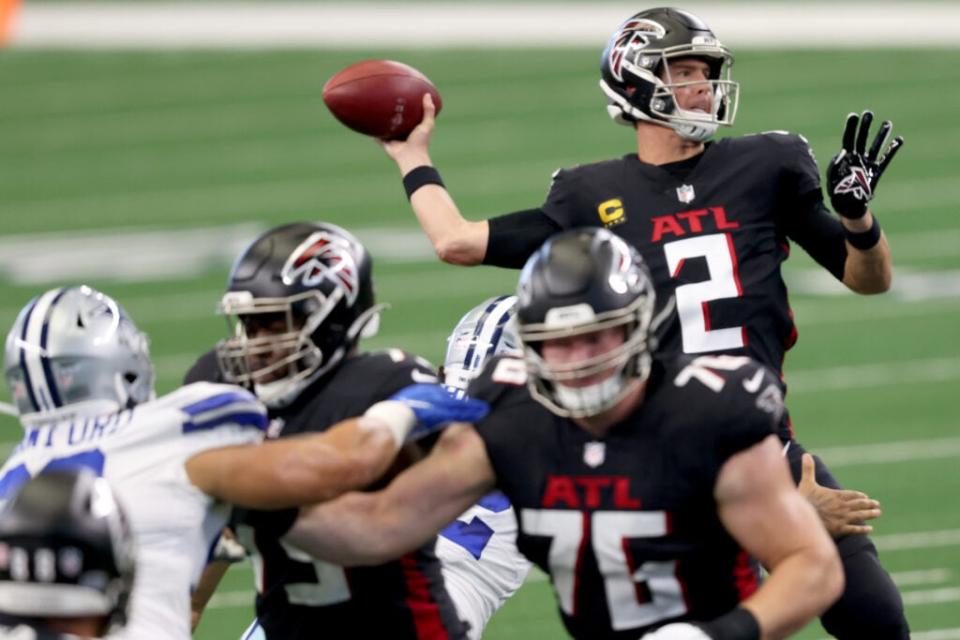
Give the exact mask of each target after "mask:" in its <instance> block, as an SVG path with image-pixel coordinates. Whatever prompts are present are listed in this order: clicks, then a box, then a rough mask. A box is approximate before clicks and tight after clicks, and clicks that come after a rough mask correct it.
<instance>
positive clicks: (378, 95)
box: [323, 60, 441, 140]
mask: <svg viewBox="0 0 960 640" xmlns="http://www.w3.org/2000/svg"><path fill="white" fill-rule="evenodd" d="M428 92H429V93H430V95H431V96H433V104H435V105H436V107H437V113H439V112H440V107H441V101H440V94H439V93H437V88H436V87H434V86H433V83H432V82H430V80H429V79H428V78H427V76H425V75H423V74H422V73H420V72H419V71H417V70H416V69H414V68H413V67H411V66H409V65H406V64H403V63H402V62H394V61H393V60H364V61H363V62H357V63H356V64H352V65H350V66H348V67H346V68H344V69H342V70H340V71H339V72H337V73H336V74H334V75H333V77H331V78H330V79H329V80H327V83H326V84H325V85H323V102H324V103H325V104H326V105H327V108H328V109H330V112H331V113H332V114H333V115H334V116H335V117H336V118H337V120H339V121H340V122H342V123H343V124H345V125H347V126H348V127H350V128H351V129H353V130H354V131H359V132H360V133H364V134H366V135H368V136H373V137H375V138H383V139H385V140H404V139H406V137H407V135H408V134H409V133H410V131H411V130H412V129H413V128H414V127H416V126H417V125H418V124H420V121H421V120H422V119H423V102H422V100H423V94H425V93H428Z"/></svg>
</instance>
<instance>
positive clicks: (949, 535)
mask: <svg viewBox="0 0 960 640" xmlns="http://www.w3.org/2000/svg"><path fill="white" fill-rule="evenodd" d="M871 539H872V540H873V542H874V544H876V545H877V549H879V550H880V551H883V552H890V551H910V550H913V549H930V548H933V547H955V546H957V545H960V529H943V530H940V531H913V532H910V533H888V534H884V535H876V536H871Z"/></svg>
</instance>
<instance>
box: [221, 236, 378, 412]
mask: <svg viewBox="0 0 960 640" xmlns="http://www.w3.org/2000/svg"><path fill="white" fill-rule="evenodd" d="M372 271H373V260H372V258H371V257H370V254H369V253H367V250H366V249H365V248H364V246H363V245H362V244H360V241H359V240H357V239H356V238H355V237H354V236H353V235H352V234H351V233H349V232H347V231H346V230H344V229H342V228H340V227H338V226H336V225H333V224H329V223H311V222H299V223H295V224H288V225H284V226H281V227H276V228H274V229H271V230H270V231H267V232H266V233H264V234H263V235H261V236H260V237H259V238H257V239H256V240H254V241H253V243H252V244H250V246H249V247H247V249H246V250H245V251H244V252H243V253H242V254H241V255H240V257H239V258H238V259H237V261H236V262H235V263H234V265H233V268H232V269H231V271H230V277H229V279H228V282H227V292H226V293H225V294H224V295H223V298H222V299H221V302H220V313H222V314H224V315H226V316H227V317H228V323H229V325H230V331H231V334H232V335H231V337H230V338H228V339H226V340H223V341H221V342H220V343H219V344H218V345H217V356H218V360H219V363H220V369H221V371H222V373H223V375H224V378H225V380H226V381H227V382H231V383H234V384H240V385H243V386H246V387H248V388H251V389H253V390H254V392H255V393H256V395H257V397H258V398H260V400H261V401H263V402H264V403H265V404H267V405H268V406H272V407H280V406H285V405H287V404H289V403H290V402H292V401H293V400H294V399H295V398H296V397H297V396H298V395H299V394H300V392H301V391H302V390H303V389H304V388H305V387H306V386H307V385H308V384H310V383H311V382H313V381H314V380H316V379H317V378H319V377H320V376H322V375H323V374H324V373H326V372H327V371H329V370H330V369H331V368H332V367H334V366H335V365H336V364H337V363H338V362H340V361H341V360H342V359H343V357H344V356H345V355H347V353H349V351H350V349H351V348H352V347H353V346H354V345H355V344H356V342H357V341H358V340H359V338H360V337H361V335H362V336H364V337H369V336H372V335H375V334H376V331H377V328H378V326H379V315H378V312H379V311H380V309H381V308H382V306H383V305H375V304H374V295H373V279H372ZM271 321H272V322H273V323H278V322H279V321H282V323H283V324H282V326H283V330H282V331H272V332H269V333H268V335H262V334H263V333H264V332H262V331H261V332H259V333H257V332H256V327H258V326H263V324H265V323H269V322H271Z"/></svg>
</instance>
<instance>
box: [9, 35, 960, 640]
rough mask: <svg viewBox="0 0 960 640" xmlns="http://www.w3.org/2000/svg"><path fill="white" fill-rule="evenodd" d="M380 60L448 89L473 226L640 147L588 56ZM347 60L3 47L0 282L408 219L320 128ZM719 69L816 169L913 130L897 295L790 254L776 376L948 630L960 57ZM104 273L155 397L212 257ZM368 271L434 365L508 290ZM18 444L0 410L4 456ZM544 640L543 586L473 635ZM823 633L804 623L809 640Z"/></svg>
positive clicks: (193, 346)
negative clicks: (467, 316)
mask: <svg viewBox="0 0 960 640" xmlns="http://www.w3.org/2000/svg"><path fill="white" fill-rule="evenodd" d="M380 56H384V57H394V58H399V59H402V60H404V61H406V62H408V63H410V64H413V65H414V66H417V67H419V68H420V69H422V70H423V71H424V72H425V73H427V75H429V76H430V77H431V78H432V79H433V80H434V82H435V83H436V85H437V86H438V87H439V90H440V92H441V93H442V95H443V99H444V109H443V112H442V113H441V115H440V117H439V123H438V129H437V132H436V134H435V138H434V139H435V143H434V149H433V157H434V160H435V162H436V163H437V165H438V166H439V167H440V168H441V170H442V172H443V176H444V179H445V181H446V182H447V185H448V187H449V188H450V190H451V192H452V193H453V194H454V195H455V196H456V197H457V198H458V201H459V204H460V205H461V208H462V209H463V210H464V211H465V213H466V214H467V215H468V217H475V218H479V217H483V216H486V215H489V214H494V213H501V212H506V211H510V210H515V209H521V208H526V207H530V206H536V205H538V204H540V202H541V201H542V198H543V196H544V195H545V193H546V190H547V187H548V184H549V176H550V173H551V172H552V171H553V170H554V169H555V168H557V167H559V166H566V165H571V164H575V163H577V162H588V161H593V160H599V159H602V158H605V157H611V156H615V155H619V154H621V153H625V152H628V151H629V150H630V149H631V146H632V138H631V135H630V132H629V131H628V130H626V129H623V128H620V127H617V126H615V125H613V124H611V123H610V122H609V120H608V119H607V117H606V115H605V113H604V111H603V101H602V99H601V95H600V92H599V89H598V88H597V86H596V82H597V73H596V70H597V57H598V56H597V52H595V51H588V50H575V51H566V50H556V51H526V52H516V51H490V52H479V51H470V52H458V51H436V52H430V53H414V52H400V53H398V52H391V51H379V52H378V51H370V52H366V53H365V54H364V55H363V56H362V57H380ZM359 57H361V56H358V54H357V53H355V52H352V53H336V52H297V53H293V52H288V53H284V52H281V53H263V52H259V53H204V54H199V53H171V54H120V53H78V52H69V53H19V52H15V51H5V52H3V53H2V54H0V86H2V87H4V90H3V97H2V99H0V243H2V244H0V246H2V247H6V249H0V268H4V267H3V265H9V262H4V261H3V258H4V256H3V255H2V252H3V251H11V252H12V251H13V250H14V248H15V247H16V246H17V242H14V240H16V239H17V237H19V238H20V239H21V240H24V239H29V240H30V241H31V242H36V241H37V240H36V235H35V234H39V233H55V232H59V233H63V232H80V231H83V232H89V233H83V234H76V236H75V237H76V238H77V240H75V241H74V244H77V243H80V244H82V243H87V242H90V241H91V239H92V238H96V237H100V236H109V235H110V234H115V233H116V232H117V230H118V229H123V230H124V231H125V232H129V231H131V230H138V229H139V230H145V231H154V230H175V229H184V228H192V227H196V228H200V227H217V226H219V225H233V224H236V223H241V222H254V223H259V224H261V225H263V226H264V227H266V226H269V225H272V224H276V223H280V222H285V221H291V220H294V219H325V220H329V221H333V222H336V223H339V224H342V225H344V226H347V227H349V228H352V229H356V230H359V231H360V232H361V236H362V235H363V232H364V231H369V230H371V229H377V230H382V229H384V228H387V229H396V230H406V231H410V230H413V229H415V225H414V222H413V217H412V214H411V213H410V212H409V210H408V206H407V203H406V201H405V198H404V196H403V191H402V189H401V187H400V183H399V179H398V176H397V175H396V170H395V169H394V167H393V164H392V163H391V162H390V161H389V160H388V159H387V158H386V157H385V156H384V155H383V153H382V152H381V151H380V150H379V149H378V148H377V147H376V146H375V145H374V144H373V143H372V142H371V141H370V140H368V139H365V138H363V137H361V136H359V135H357V134H354V133H352V132H350V131H348V130H346V129H344V128H343V127H341V126H340V125H339V124H338V123H336V122H335V121H334V120H333V118H332V117H331V116H330V115H329V114H328V113H327V112H326V109H325V108H324V106H323V104H322V102H321V99H320V87H321V86H322V84H323V82H324V81H325V79H326V78H327V77H329V76H330V75H331V74H332V73H334V72H335V71H337V70H338V69H339V68H341V67H342V66H344V65H345V64H347V63H350V62H353V61H355V60H357V59H358V58H359ZM735 76H736V78H737V79H738V80H739V81H740V82H741V83H742V85H743V86H742V101H741V109H740V113H739V116H738V120H737V126H736V127H735V129H734V130H733V132H734V133H746V132H751V131H759V130H769V129H788V130H791V131H796V132H800V133H803V134H804V135H806V136H807V137H808V138H809V139H810V141H811V143H812V145H813V147H814V149H815V150H816V152H817V155H818V158H819V160H820V163H821V166H822V165H824V164H825V163H826V161H827V160H828V159H829V158H830V156H831V155H832V154H833V153H834V152H835V151H836V148H837V146H838V144H839V138H840V132H841V129H842V122H843V118H844V115H845V114H846V113H847V112H848V111H850V110H855V109H861V108H864V107H869V108H872V109H874V110H875V111H876V112H877V114H878V115H879V116H880V117H881V118H890V119H892V120H893V121H894V124H895V132H896V133H899V134H902V135H903V136H904V137H905V138H906V139H907V144H906V146H905V147H904V149H903V150H902V152H901V154H900V157H899V158H898V159H897V161H896V162H895V163H894V164H893V165H892V168H891V170H890V172H889V173H888V175H887V176H885V177H884V180H883V182H882V183H881V186H880V189H879V195H878V199H877V203H876V207H875V210H876V211H877V212H878V214H879V217H880V218H881V220H882V222H883V225H884V228H885V230H886V231H887V233H888V236H889V238H890V242H891V245H892V248H893V251H894V255H895V260H896V264H897V275H896V278H897V284H896V287H895V290H894V291H893V292H891V293H889V294H887V295H884V296H881V297H877V298H869V299H865V298H857V297H855V296H853V295H852V294H850V295H845V294H842V293H840V294H836V293H834V292H833V291H832V289H831V287H829V286H828V285H829V284H830V283H829V282H826V283H824V282H823V281H822V279H817V278H816V277H813V276H815V271H814V269H813V267H814V265H813V264H812V263H811V262H810V261H809V259H807V258H806V257H805V256H803V255H801V253H802V252H799V251H798V252H795V254H794V258H793V259H791V260H790V264H789V279H790V283H791V285H792V286H791V292H792V298H791V299H792V302H793V304H794V309H795V312H796V317H797V322H798V324H799V327H800V341H799V343H798V345H797V347H796V348H795V349H794V350H793V351H792V352H791V354H790V356H789V358H788V362H787V367H786V370H787V379H788V381H789V382H791V383H792V388H791V393H790V394H789V396H788V404H789V406H790V409H791V411H792V413H793V415H794V420H795V424H796V427H797V431H798V433H799V438H800V440H801V441H802V442H804V443H805V444H807V445H808V447H809V448H811V449H813V450H815V451H819V452H822V454H823V456H824V457H825V458H826V460H827V461H828V462H831V463H832V464H834V467H835V469H834V470H835V472H836V474H837V475H838V476H839V477H840V478H841V480H842V481H844V482H845V483H846V484H848V485H849V486H851V487H856V488H859V489H862V490H865V491H867V492H869V493H870V494H872V495H874V496H875V497H877V498H878V499H880V500H881V501H882V503H883V507H884V511H885V515H884V517H883V519H882V520H881V521H880V522H879V524H878V525H877V533H878V535H879V537H878V540H879V542H880V544H881V547H882V549H883V551H882V557H883V560H884V562H885V564H886V566H887V567H888V568H889V569H890V570H891V571H893V572H894V573H895V574H896V577H897V579H898V580H900V582H901V585H902V589H903V591H904V594H905V597H906V599H907V602H908V612H909V617H910V620H911V623H912V625H913V627H914V629H916V630H918V631H923V630H933V629H951V630H952V631H951V632H944V633H945V634H946V635H944V634H941V635H933V634H931V635H929V636H927V637H931V638H932V637H938V638H948V637H949V638H960V631H958V629H957V628H958V627H960V506H958V499H957V495H958V493H960V471H958V461H960V437H958V434H957V427H958V425H957V420H956V410H955V408H953V407H954V405H952V404H951V403H952V401H953V400H954V399H955V397H956V396H955V394H956V393H957V389H958V381H960V318H958V313H960V222H958V217H957V216H958V214H957V211H956V208H957V206H956V203H957V202H958V200H960V178H958V175H957V174H958V172H957V169H956V167H957V166H958V165H960V124H958V121H957V105H958V104H960V92H958V89H957V87H958V86H960V50H952V51H925V52H912V51H902V50H897V51H844V52H810V53H803V54H797V53H782V52H773V51H749V52H744V53H742V54H741V55H740V56H739V58H738V61H737V66H736V68H735ZM116 242H125V240H117V241H116ZM211 242H212V243H215V242H216V240H213V241H211ZM40 246H48V245H43V244H42V243H41V245H40ZM57 247H60V250H58V249H57ZM175 250H176V247H174V256H176V253H175ZM43 253H45V254H46V255H45V260H44V261H43V262H45V263H47V264H53V265H57V264H58V263H60V264H59V267H60V269H61V272H62V273H67V274H73V273H79V274H83V273H85V271H84V269H85V268H86V266H85V265H82V264H79V263H78V264H77V265H76V270H75V271H74V270H73V267H74V265H72V264H71V263H70V260H74V259H75V258H73V257H72V256H73V255H74V254H73V253H71V252H66V251H65V247H64V245H62V244H61V245H53V244H52V243H51V244H49V248H48V249H45V250H44V252H43ZM184 253H185V254H186V251H185V252H184ZM391 255H393V254H391ZM189 257H190V256H188V255H183V256H182V260H184V261H186V260H188V259H189ZM180 260H181V258H180V257H174V258H173V261H174V263H179V262H180ZM111 265H112V266H111V271H112V272H113V276H115V277H109V278H108V277H103V276H98V277H91V278H86V277H84V280H86V281H87V282H88V283H89V284H91V285H94V286H98V287H100V288H103V289H104V290H105V291H107V292H109V293H111V294H112V295H114V296H115V297H117V298H119V299H120V300H121V301H122V302H123V303H124V304H125V305H126V306H127V307H128V309H129V310H130V312H131V313H132V314H133V316H134V317H135V318H136V319H137V321H138V322H139V324H140V326H141V327H142V328H143V329H145V330H147V331H148V332H149V333H150V334H151V336H152V340H153V342H152V344H153V352H154V354H155V356H156V360H157V365H158V374H159V390H160V391H161V392H165V391H169V390H170V389H172V388H173V387H174V386H175V385H176V384H177V381H178V379H179V377H180V376H181V375H182V374H183V372H184V371H185V370H186V368H187V367H188V366H189V364H190V363H191V361H192V358H193V357H194V356H195V355H196V354H198V353H200V352H201V351H203V350H205V349H206V348H208V347H209V346H210V345H211V344H212V343H213V342H214V341H216V340H217V339H218V338H219V337H221V336H222V335H223V333H224V323H223V321H222V320H220V319H218V318H216V317H215V316H214V315H213V313H212V310H213V309H214V306H215V304H216V301H217V299H218V295H219V292H220V289H221V286H222V284H223V282H224V278H225V276H226V269H227V265H226V263H225V262H224V259H223V258H222V257H221V258H220V259H216V260H213V259H211V260H210V261H208V262H202V263H200V264H199V265H198V266H196V268H195V273H192V274H190V275H189V276H184V275H179V274H177V273H176V272H175V271H174V270H173V268H172V267H173V266H174V265H173V264H171V273H164V271H163V270H162V269H160V270H154V271H150V272H149V273H148V274H147V275H138V274H139V273H141V272H140V271H139V270H137V269H135V267H136V266H137V265H138V254H137V252H136V251H135V250H131V252H130V255H126V256H123V257H122V258H121V259H116V260H114V261H113V262H112V263H111ZM375 273H376V281H377V286H378V291H379V297H380V298H381V299H382V300H384V301H389V302H391V303H392V305H393V307H392V309H391V310H390V311H389V312H388V313H387V314H386V315H385V317H384V321H383V325H382V331H381V335H380V336H379V337H378V338H376V339H374V340H371V341H370V342H369V345H368V346H369V347H370V348H377V347H382V346H388V345H389V346H398V347H403V348H406V349H408V350H410V351H414V352H417V353H420V354H422V355H424V356H426V357H428V358H430V359H432V360H433V361H434V362H436V361H438V360H439V359H440V358H441V356H442V353H443V350H444V347H445V344H444V338H445V336H446V334H447V332H448V331H449V329H450V328H451V326H452V325H453V323H454V322H455V321H456V319H457V318H458V317H459V316H460V315H461V314H462V313H463V311H465V310H466V309H467V308H469V307H470V306H472V305H474V304H476V303H477V302H478V301H479V300H480V299H482V298H483V297H486V296H489V295H493V294H496V293H498V292H501V291H507V290H510V289H511V288H512V287H513V284H514V282H515V276H516V274H515V273H514V272H509V271H499V270H492V269H485V268H475V269H469V270H468V269H460V268H455V267H450V266H444V265H440V264H438V263H437V262H436V261H434V260H432V259H429V258H423V259H419V260H395V261H388V260H380V261H379V262H378V263H377V265H376V271H375ZM60 277H61V278H67V281H70V282H74V281H75V279H73V278H70V277H69V276H60ZM80 277H82V276H80ZM827 280H829V278H827ZM56 284H60V282H59V281H58V282H52V281H47V280H45V278H44V276H43V275H42V274H40V273H39V271H38V270H37V269H33V268H31V269H29V270H27V271H26V272H23V271H17V272H16V273H14V271H13V270H11V269H9V268H6V270H5V271H3V272H0V327H8V326H9V325H10V323H11V322H12V320H13V317H14V315H15V313H16V311H17V310H18V309H19V308H20V307H21V306H22V305H23V304H24V303H25V302H26V301H27V300H28V299H29V298H30V297H32V296H33V295H34V294H35V293H38V292H39V291H40V290H42V289H44V288H46V287H49V286H54V285H56ZM3 397H5V396H3ZM17 433H18V427H17V426H16V425H15V423H14V422H13V421H12V420H10V419H6V418H3V419H0V441H5V442H9V441H12V440H14V439H15V438H16V437H17ZM885 443H898V444H894V445H892V446H887V447H885V446H882V445H883V444H885ZM908 534H909V535H908ZM921 534H929V535H921ZM250 589H251V572H250V570H249V568H248V567H247V566H244V565H241V566H240V567H238V568H236V569H234V570H232V571H231V574H229V575H228V578H227V581H226V583H225V584H224V585H223V588H222V590H221V592H220V593H219V594H218V595H217V596H216V598H215V600H214V603H213V606H212V607H211V609H210V610H209V612H208V615H207V618H206V620H205V622H204V624H203V625H202V627H201V629H200V631H199V633H198V634H197V635H198V637H200V638H209V639H212V640H219V639H221V638H224V639H225V638H236V637H237V636H238V635H239V632H240V631H241V630H242V629H243V627H244V626H245V623H246V622H248V620H249V618H250V607H249V603H250V600H251V597H250V596H249V590H250ZM950 633H953V634H954V635H949V634H950ZM559 635H561V631H560V630H559V626H558V623H557V618H556V614H555V613H554V610H553V603H552V599H551V596H550V593H549V587H548V585H547V583H546V582H544V581H542V580H541V581H533V582H531V583H530V584H529V585H528V586H526V587H525V588H524V589H523V590H522V591H521V593H520V594H518V595H517V597H516V598H515V599H514V600H512V601H511V602H509V603H508V604H507V605H506V607H505V608H504V609H503V610H502V612H501V613H500V614H498V616H497V617H496V618H495V619H494V621H493V622H492V624H491V626H490V628H489V633H488V637H490V638H497V639H512V638H531V637H535V638H547V637H556V636H559ZM822 636H823V633H822V631H821V630H819V628H810V629H808V630H807V631H805V632H804V634H803V635H802V636H801V637H804V638H815V637H822ZM920 637H923V636H920Z"/></svg>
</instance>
